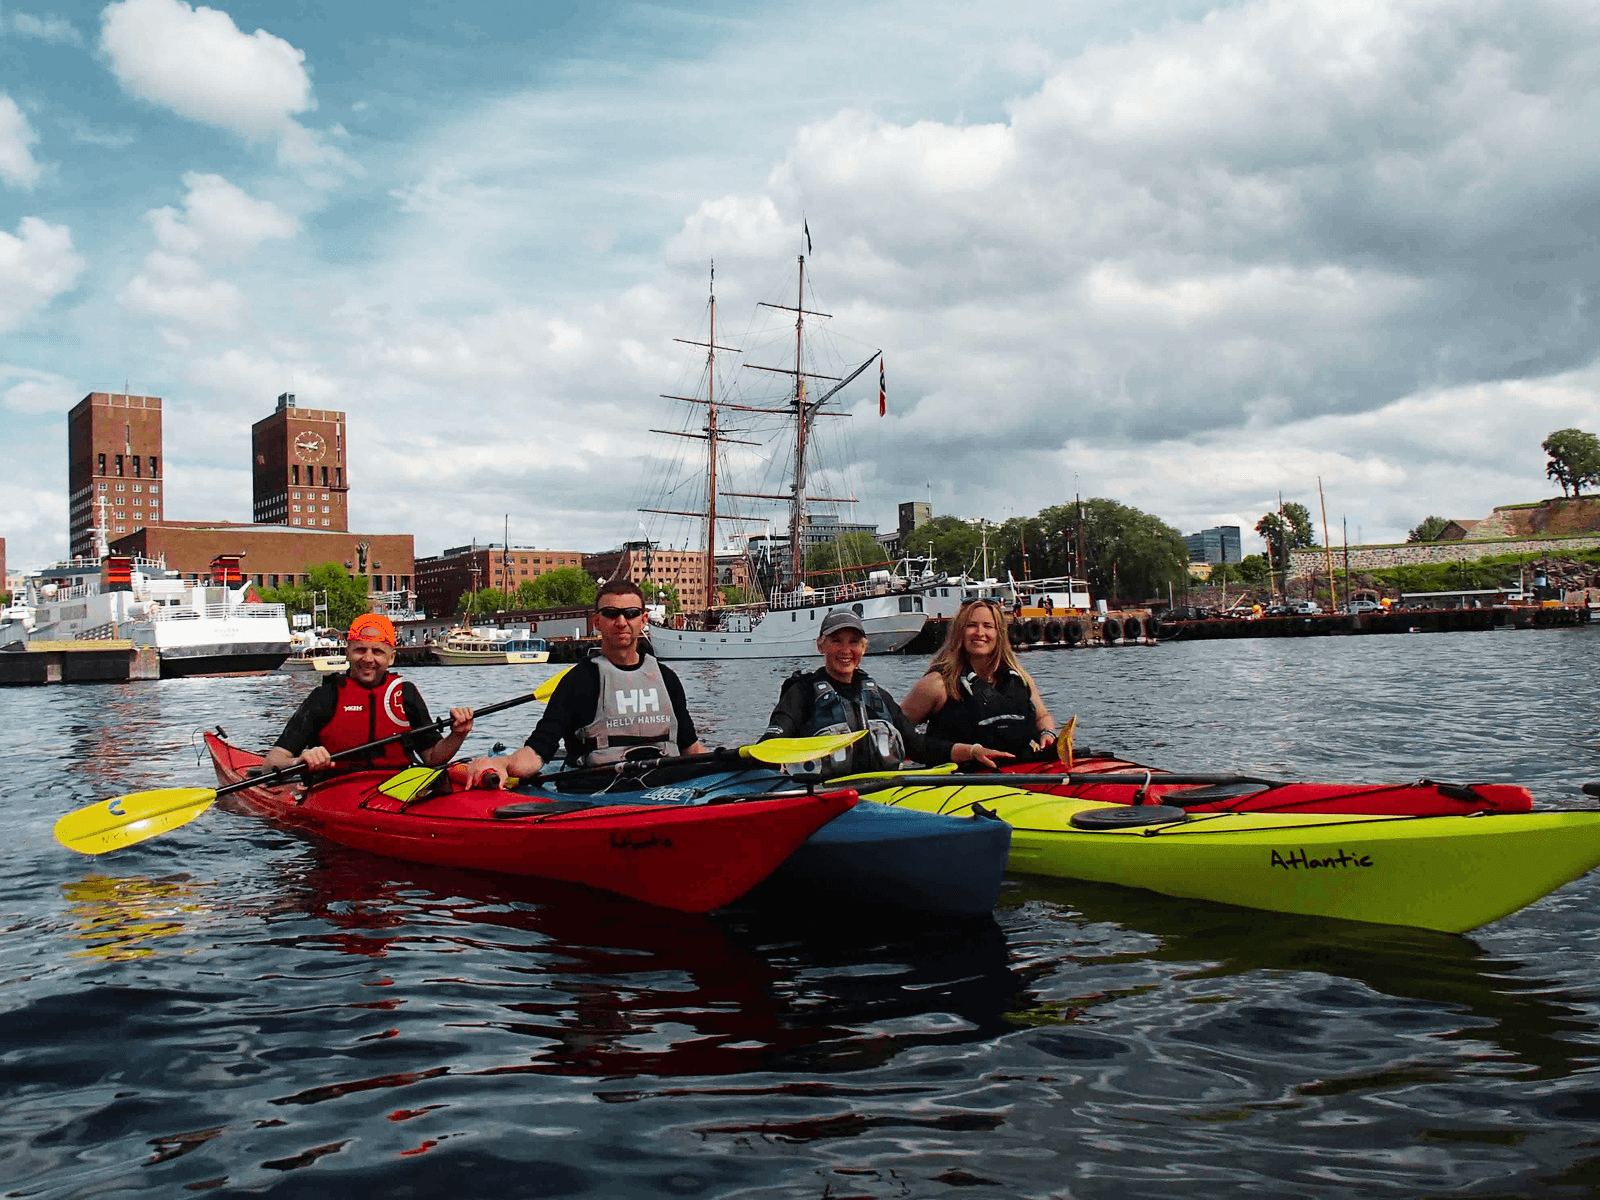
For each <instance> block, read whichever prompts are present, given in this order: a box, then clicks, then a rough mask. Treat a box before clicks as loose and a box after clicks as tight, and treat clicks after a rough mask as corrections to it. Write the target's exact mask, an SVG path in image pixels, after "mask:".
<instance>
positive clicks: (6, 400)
mask: <svg viewBox="0 0 1600 1200" xmlns="http://www.w3.org/2000/svg"><path fill="white" fill-rule="evenodd" d="M12 380H15V381H16V382H11V381H12ZM0 389H3V391H4V395H3V397H0V404H3V405H4V406H5V407H6V408H9V409H10V410H11V411H12V412H15V413H22V414H23V415H25V416H44V415H47V414H49V413H65V412H66V411H67V410H68V409H70V408H71V407H72V406H73V405H74V404H76V403H77V402H78V401H79V400H80V399H82V397H83V389H81V388H79V387H78V386H77V385H76V384H74V383H73V382H72V381H71V380H69V379H66V378H64V377H62V376H60V375H54V374H52V373H50V372H49V371H39V370H35V369H33V368H30V367H17V366H11V365H8V364H6V363H0Z"/></svg>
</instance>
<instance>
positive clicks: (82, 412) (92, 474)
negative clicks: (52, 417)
mask: <svg viewBox="0 0 1600 1200" xmlns="http://www.w3.org/2000/svg"><path fill="white" fill-rule="evenodd" d="M164 466H165V464H164V461H163V459H162V455H161V397H159V396H121V395H112V394H110V393H108V392H90V393H89V394H88V395H87V396H85V397H84V398H83V399H82V400H80V401H78V403H77V404H75V405H73V407H72V411H71V412H69V413H68V414H67V495H68V502H67V503H68V516H67V542H68V547H69V549H68V553H69V554H72V555H74V556H77V555H83V556H84V557H86V558H87V557H93V556H94V555H96V554H97V553H98V549H97V543H98V542H99V540H100V535H102V534H103V535H104V537H105V540H106V541H108V542H111V541H115V540H116V539H117V538H119V537H122V536H124V535H125V534H128V533H132V532H134V531H135V530H137V529H140V528H142V527H143V526H144V525H145V524H146V523H147V522H156V521H160V520H161V513H162V510H163V507H164V506H163V501H164V500H165V499H166V497H165V496H164V495H163V494H162V493H163V490H164V488H163V484H164V482H165V480H164V479H163V470H164Z"/></svg>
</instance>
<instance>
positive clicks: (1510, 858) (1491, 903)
mask: <svg viewBox="0 0 1600 1200" xmlns="http://www.w3.org/2000/svg"><path fill="white" fill-rule="evenodd" d="M928 778H930V779H931V778H932V777H928ZM862 791H863V792H865V791H866V788H865V787H864V786H863V787H862ZM870 798H871V799H872V800H874V801H877V802H879V803H884V804H892V805H896V806H898V807H906V808H914V809H917V810H918V811H923V812H938V813H945V814H961V813H967V812H974V811H977V810H978V809H979V808H981V809H982V810H984V811H987V812H990V813H992V814H994V815H995V816H997V817H999V818H1000V819H1001V820H1003V821H1005V822H1006V823H1007V824H1009V825H1010V826H1011V828H1012V837H1011V858H1010V869H1011V870H1013V871H1016V872H1021V873H1024V874H1033V875H1048V876H1055V877H1058V878H1063V879H1083V880H1090V881H1095V882H1101V883H1116V884H1122V885H1124V886H1127V887H1136V888H1145V889H1147V890H1149V891H1153V892H1160V893H1163V894H1165V895H1168V896H1177V897H1182V898H1187V899H1195V900H1208V901H1214V902H1218V903H1223V904H1235V905H1240V906H1243V907H1246V908H1256V909H1264V910H1267V911H1271V912H1286V913H1303V914H1307V915H1311V916H1322V917H1337V918H1341V919H1344V920H1354V921H1369V922H1375V923H1378V924H1383V925H1412V926H1418V927H1421V928H1424V929H1437V930H1441V931H1443V932H1446V933H1462V932H1465V931H1466V930H1468V929H1474V928H1476V927H1477V926H1479V925H1485V924H1487V923H1488V922H1490V921H1494V920H1498V919H1499V918H1500V917H1503V916H1506V915H1508V914H1509V913H1513V912H1516V911H1517V910H1518V909H1520V908H1523V907H1524V906H1526V905H1528V904H1532V903H1533V902H1534V901H1535V900H1538V899H1540V898H1541V897H1543V896H1545V895H1548V894H1549V893H1550V892H1552V891H1554V890H1555V889H1556V888H1558V887H1561V886H1562V885H1563V884H1566V883H1570V882H1571V881H1572V880H1574V879H1577V878H1579V877H1580V876H1582V875H1584V874H1586V873H1587V872H1589V871H1590V870H1592V869H1593V868H1594V867H1595V866H1597V865H1600V812H1592V811H1591V812H1522V813H1506V812H1494V813H1485V812H1478V813H1474V814H1472V815H1468V816H1402V815H1386V814H1373V813H1366V814H1360V813H1278V812H1208V813H1189V812H1185V811H1184V810H1183V809H1181V808H1178V807H1175V806H1172V805H1144V806H1140V807H1138V808H1134V807H1129V806H1127V805H1115V804H1105V803H1100V802H1097V801H1092V800H1078V799H1071V798H1068V797H1064V796H1049V795H1040V794H1039V793H1037V792H1030V791H1024V790H1021V789H1019V788H1016V787H1011V786H1008V785H1006V784H1000V783H996V784H960V783H956V784H949V783H939V784H934V783H931V782H930V783H906V784H894V783H893V782H892V781H889V782H888V783H886V785H885V788H884V790H882V791H873V792H872V793H871V796H870Z"/></svg>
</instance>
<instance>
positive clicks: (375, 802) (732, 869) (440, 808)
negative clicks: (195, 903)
mask: <svg viewBox="0 0 1600 1200" xmlns="http://www.w3.org/2000/svg"><path fill="white" fill-rule="evenodd" d="M206 749H207V750H209V751H210V752H211V761H212V763H213V765H214V766H215V767H216V770H217V779H218V780H219V781H221V782H222V783H224V784H227V783H237V782H239V781H240V780H242V779H244V778H246V775H247V772H248V771H249V770H250V768H252V767H258V766H260V765H261V757H260V755H257V754H251V753H249V752H248V751H244V750H240V749H238V748H237V747H234V746H230V745H229V744H228V743H227V742H225V741H223V740H222V739H221V738H219V737H217V736H215V735H214V734H210V733H208V734H206ZM394 774H395V773H394V772H393V771H356V772H351V773H348V774H337V775H332V776H330V777H327V778H325V779H318V780H316V781H315V782H314V784H313V785H312V786H311V787H309V788H304V787H299V786H295V787H280V786H270V787H252V788H245V789H243V790H241V791H238V792H235V793H233V799H234V800H236V801H237V802H238V805H239V806H240V807H242V808H244V809H245V810H246V811H249V812H253V813H256V814H258V815H260V816H264V817H268V818H270V819H271V820H273V821H276V822H278V823H279V824H282V825H287V826H290V827H292V828H295V829H303V830H306V831H308V832H311V833H316V834H320V835H321V836H322V837H325V838H327V839H328V840H329V841H331V842H338V843H339V844H340V845H341V846H349V847H352V848H353V849H356V850H366V851H370V852H371V853H373V854H385V855H388V856H389V857H390V858H399V859H404V860H406V861H407V862H418V863H432V864H434V865H437V866H447V867H472V868H478V869H481V870H485V871H499V872H503V873H505V874H508V875H533V876H538V877H539V878H541V879H560V880H565V881H566V882H569V883H582V884H587V885H589V886H590V887H597V888H604V889H606V890H607V891H611V892H617V893H619V894H621V895H624V896H631V897H632V898H634V899H636V900H643V901H645V902H646V903H649V904H659V905H662V906H663V907H666V908H676V909H679V910H681V911H684V912H709V911H710V910H711V909H714V908H721V907H723V906H724V905H726V904H729V903H731V902H732V901H734V900H736V899H738V898H739V897H740V896H742V895H744V893H746V892H748V891H749V890H750V889H751V888H753V887H755V885H756V884H758V883H760V882H761V881H762V880H764V879H765V878H766V877H767V876H768V875H770V874H772V872H773V871H774V870H776V869H777V868H778V866H779V865H780V864H781V863H782V862H783V861H784V859H786V858H788V857H789V855H790V854H792V853H793V852H794V851H795V850H796V849H797V848H798V847H799V846H800V844H801V843H802V842H804V841H805V840H806V839H807V838H809V837H810V836H811V835H812V834H813V833H815V832H816V831H817V830H818V829H820V828H821V827H822V826H824V825H826V824H827V823H828V822H829V821H831V820H833V818H835V817H837V816H838V815H839V814H840V813H842V812H844V811H846V810H847V809H849V808H851V807H853V806H854V805H855V803H856V795H855V793H854V792H836V793H832V794H830V795H825V796H813V795H790V796H774V797H772V798H770V799H762V798H760V797H757V798H754V799H748V800H744V799H740V800H735V801H733V802H731V803H715V804H705V805H697V806H692V807H690V806H685V805H681V804H666V805H648V804H603V805H597V804H594V803H592V802H591V801H588V800H578V799H572V800H547V801H543V802H541V801H539V800H530V799H529V798H528V797H524V796H519V795H517V794H516V793H514V792H502V791H494V792H489V791H482V790H471V791H466V790H447V791H444V792H443V794H439V795H431V794H425V795H424V796H423V798H421V799H417V800H412V801H410V802H402V801H400V800H397V799H395V798H394V797H392V796H388V795H385V794H384V793H383V792H381V791H379V790H378V788H379V785H381V784H383V783H384V782H385V781H387V780H389V779H391V778H393V777H394ZM497 810H498V811H499V815H498V816H497V815H496V813H497Z"/></svg>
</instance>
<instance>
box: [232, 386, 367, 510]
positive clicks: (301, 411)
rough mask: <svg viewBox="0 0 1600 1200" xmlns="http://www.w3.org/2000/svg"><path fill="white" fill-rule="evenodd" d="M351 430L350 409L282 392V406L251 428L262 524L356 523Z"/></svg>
mask: <svg viewBox="0 0 1600 1200" xmlns="http://www.w3.org/2000/svg"><path fill="white" fill-rule="evenodd" d="M345 433H346V429H345V420H344V413H342V412H333V411H331V410H329V409H321V408H299V407H297V406H296V404H295V402H294V393H293V392H285V393H284V394H283V395H281V396H279V397H278V408H277V411H276V412H274V413H273V414H272V415H271V416H270V417H266V418H264V419H262V420H260V421H257V422H256V423H255V424H254V425H253V426H251V428H250V449H251V453H252V454H253V455H254V459H255V462H254V470H253V475H254V480H255V488H254V492H255V511H254V519H255V521H256V523H257V524H259V525H291V526H297V527H302V528H308V529H329V530H333V529H338V530H348V529H349V528H350V507H349V493H350V474H349V470H350V468H349V456H348V454H347V450H348V447H347V445H346V441H345V436H344V435H345Z"/></svg>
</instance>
